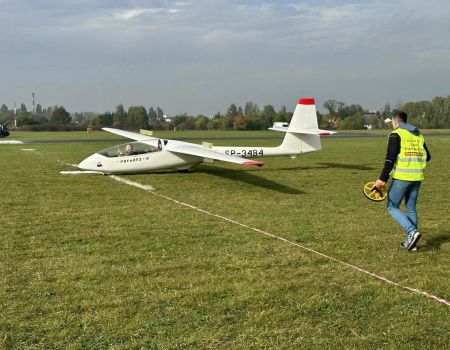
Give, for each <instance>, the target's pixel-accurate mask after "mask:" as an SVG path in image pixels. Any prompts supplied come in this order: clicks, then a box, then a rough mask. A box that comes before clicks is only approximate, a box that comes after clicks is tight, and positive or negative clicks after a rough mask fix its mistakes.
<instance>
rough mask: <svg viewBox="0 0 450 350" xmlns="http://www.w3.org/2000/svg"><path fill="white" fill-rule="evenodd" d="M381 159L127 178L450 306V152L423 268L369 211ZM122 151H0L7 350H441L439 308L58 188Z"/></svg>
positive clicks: (233, 234)
mask: <svg viewBox="0 0 450 350" xmlns="http://www.w3.org/2000/svg"><path fill="white" fill-rule="evenodd" d="M51 134H52V135H56V136H54V137H57V138H60V139H61V138H65V137H67V138H71V139H73V138H78V137H73V135H74V134H73V133H57V134H56V133H51ZM99 135H101V136H100V137H108V136H104V135H107V134H102V133H99ZM177 135H184V134H183V133H177ZM188 135H191V134H188ZM198 135H199V136H198V137H208V135H209V136H212V137H220V136H221V135H224V136H225V137H228V136H229V135H231V134H229V133H212V134H211V133H207V132H205V133H202V134H198ZM232 135H237V136H241V137H245V136H246V135H248V133H242V134H239V133H233V134H232ZM113 136H114V135H113ZM171 136H173V134H172V135H171ZM194 136H195V135H194ZM34 137H36V138H40V139H41V140H42V139H46V138H45V137H43V134H40V133H33V134H29V135H27V138H28V139H32V138H34ZM46 137H47V136H46ZM92 137H93V138H100V137H98V135H97V133H95V134H93V136H92ZM115 137H116V136H114V138H115ZM179 137H183V136H179ZM189 137H191V136H189ZM14 139H20V138H16V137H15V136H14ZM385 142H386V139H385V138H351V139H338V138H334V139H333V138H326V139H323V142H322V144H323V148H324V149H323V150H322V151H321V152H315V153H309V154H306V155H304V156H302V157H299V158H298V159H290V158H287V157H280V158H266V159H265V162H266V165H265V166H264V167H262V168H241V167H239V166H234V165H229V164H224V163H216V164H214V165H201V166H198V167H196V168H194V172H192V173H190V174H179V173H175V172H172V171H167V172H160V173H157V174H145V175H128V176H122V177H123V178H126V179H129V180H131V181H134V182H138V183H141V184H145V185H151V186H153V187H154V188H155V193H156V194H158V195H164V196H168V197H170V198H173V199H176V200H179V201H181V202H184V203H188V204H191V205H193V206H196V207H199V208H202V209H205V210H207V211H209V212H211V213H214V214H217V215H222V216H224V217H227V218H230V219H233V220H236V221H238V222H240V223H244V224H246V225H249V226H251V227H254V228H257V229H261V230H264V231H267V232H270V233H273V234H275V235H277V236H281V237H284V238H286V239H288V240H290V241H292V242H296V243H299V244H301V245H302V246H305V247H308V248H311V249H314V250H317V251H319V252H322V253H324V254H326V255H328V256H331V257H333V258H335V259H338V260H342V261H344V262H347V263H350V264H353V265H356V266H358V267H360V268H362V269H365V270H368V271H370V272H373V273H376V274H377V275H380V276H383V277H385V278H388V279H390V280H392V281H394V282H396V283H399V284H401V285H403V286H408V287H411V288H416V289H419V290H422V291H427V292H429V293H431V294H434V295H437V296H440V297H442V298H445V299H447V300H449V299H450V283H449V281H450V269H449V266H450V229H449V227H450V219H449V215H448V211H449V207H450V200H449V199H448V196H447V193H446V192H447V188H448V185H449V180H448V169H449V165H448V164H449V162H450V154H449V152H448V150H449V149H450V137H447V136H435V137H430V138H428V139H427V144H428V146H429V148H430V151H431V153H432V162H431V164H429V167H428V168H427V173H426V179H425V182H424V183H423V185H422V189H421V194H420V198H419V204H418V210H419V214H420V219H421V231H422V232H423V235H424V237H423V239H422V240H421V241H420V242H419V251H418V252H415V253H414V252H410V253H408V252H406V251H404V250H402V249H400V247H399V243H400V242H401V241H402V240H403V235H402V233H401V231H400V229H399V228H398V227H397V226H396V225H395V224H394V223H393V221H392V220H391V218H390V217H389V216H388V214H387V212H386V210H385V207H384V205H385V204H384V203H383V204H381V203H374V202H370V201H368V200H367V199H365V198H364V197H363V195H362V185H363V184H364V183H365V182H366V181H369V180H372V179H376V178H377V177H378V175H379V173H380V170H381V166H382V164H383V158H384V154H385ZM276 143H277V140H273V139H272V140H267V141H264V140H262V139H261V140H249V141H245V140H241V139H239V140H236V141H234V142H233V141H230V140H226V141H217V142H215V144H217V145H219V144H242V145H255V144H258V145H267V146H270V145H274V144H276ZM112 144H114V143H111V141H108V140H105V142H100V143H77V144H73V143H63V144H35V145H26V148H31V147H32V148H35V149H36V152H29V151H28V152H25V151H21V149H22V148H25V147H24V145H3V146H0V169H1V180H2V185H3V186H2V191H1V197H0V208H1V213H2V221H1V226H0V232H1V238H2V245H1V248H0V269H1V275H0V286H1V288H0V300H1V317H0V348H2V349H106V348H108V349H140V348H142V349H446V348H448V344H449V343H450V335H449V334H450V312H449V311H450V308H449V307H448V306H446V305H444V304H442V303H439V302H436V301H435V300H432V299H430V298H427V297H425V296H423V295H419V294H417V293H413V292H410V291H407V290H404V289H402V288H399V287H396V286H393V285H390V284H387V283H385V282H383V281H380V280H378V279H375V278H373V277H371V276H369V275H367V274H364V273H361V272H359V271H357V270H355V269H352V268H349V267H347V266H345V265H342V264H340V263H338V262H336V261H333V260H330V259H327V258H325V257H322V256H319V255H317V254H314V253H311V252H307V251H305V250H304V249H301V248H299V247H296V246H293V245H289V244H287V243H285V242H282V241H280V240H276V239H274V238H270V237H267V236H265V235H262V234H259V233H257V232H255V231H252V230H250V229H247V228H245V227H242V226H238V225H235V224H232V223H230V222H227V221H225V220H222V219H219V218H217V217H212V216H209V215H206V214H204V213H201V212H198V211H195V210H192V209H191V208H188V207H186V206H182V205H179V204H176V203H174V202H172V201H169V200H166V199H164V198H162V197H160V196H157V195H155V194H152V193H149V192H145V191H143V190H141V189H138V188H135V187H130V186H127V185H126V184H122V183H119V182H117V181H114V180H113V179H111V178H109V177H105V176H100V175H61V174H60V173H59V171H61V170H72V169H70V167H68V166H66V165H63V164H61V163H59V162H58V161H57V160H62V161H64V162H67V163H78V162H79V161H81V160H82V159H84V158H85V157H86V156H88V155H90V154H92V153H94V152H95V151H97V150H99V149H102V148H105V147H108V146H110V145H112Z"/></svg>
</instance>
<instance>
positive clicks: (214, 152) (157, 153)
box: [78, 98, 334, 174]
mask: <svg viewBox="0 0 450 350" xmlns="http://www.w3.org/2000/svg"><path fill="white" fill-rule="evenodd" d="M103 130H105V131H108V132H111V133H114V134H117V135H120V136H123V137H126V138H128V139H131V140H135V142H128V143H124V144H121V145H117V146H113V147H109V148H106V149H104V150H102V151H99V152H97V153H95V154H93V155H91V156H89V157H88V158H86V159H85V160H83V161H82V162H81V163H80V164H79V165H78V167H79V168H80V169H82V170H88V171H98V172H101V173H104V174H126V173H145V172H149V171H153V170H162V169H176V170H178V171H181V172H187V171H188V170H189V169H190V168H192V167H193V166H195V165H197V164H200V163H214V161H216V160H218V161H224V162H230V163H237V164H242V165H256V166H262V165H264V163H262V162H259V161H256V160H250V159H247V158H246V157H251V158H260V157H273V156H291V157H295V156H297V155H300V154H303V153H307V152H313V151H318V150H320V149H321V143H320V136H323V135H330V134H334V132H332V131H328V130H320V129H319V128H318V124H317V114H316V106H315V101H314V99H313V98H300V99H299V100H298V104H297V107H296V108H295V111H294V114H293V116H292V119H291V122H290V124H289V126H288V127H286V126H281V127H273V128H270V130H275V131H282V132H285V133H286V135H285V137H284V139H283V142H282V143H281V145H279V146H277V147H258V146H213V145H210V144H209V145H205V144H204V145H199V144H195V143H189V142H183V141H177V140H166V139H159V138H155V137H150V136H146V135H142V134H138V133H134V132H129V131H124V130H119V129H113V128H103Z"/></svg>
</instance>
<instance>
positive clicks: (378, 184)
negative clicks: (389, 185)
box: [375, 179, 386, 189]
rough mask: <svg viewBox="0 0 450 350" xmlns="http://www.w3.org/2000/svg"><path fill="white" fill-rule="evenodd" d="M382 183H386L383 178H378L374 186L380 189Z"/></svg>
mask: <svg viewBox="0 0 450 350" xmlns="http://www.w3.org/2000/svg"><path fill="white" fill-rule="evenodd" d="M384 185H386V182H384V181H383V180H380V179H378V180H377V181H376V182H375V186H377V188H378V189H380V188H381V187H383V186H384Z"/></svg>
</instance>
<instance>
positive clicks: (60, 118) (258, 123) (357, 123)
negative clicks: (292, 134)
mask: <svg viewBox="0 0 450 350" xmlns="http://www.w3.org/2000/svg"><path fill="white" fill-rule="evenodd" d="M323 108H324V109H325V111H326V113H324V114H321V113H319V112H318V113H317V115H318V120H319V126H320V127H321V128H328V129H364V128H367V127H369V126H370V128H384V127H385V123H384V120H385V119H386V118H388V117H391V116H392V112H393V111H394V110H395V109H402V110H404V111H405V112H406V113H408V115H409V121H410V122H411V123H412V124H414V125H416V126H418V127H419V128H450V96H447V97H435V98H433V99H432V100H431V101H418V102H407V103H404V104H403V103H398V104H397V105H396V106H395V109H394V108H392V107H391V106H390V104H386V105H385V106H384V108H383V109H382V110H381V111H376V112H369V111H368V110H367V109H365V108H363V107H362V106H361V105H359V104H350V105H347V104H345V103H344V102H340V101H337V100H333V99H332V100H327V101H325V102H324V103H323ZM13 113H14V112H13V111H12V110H9V109H8V108H7V106H6V105H4V104H3V105H2V106H1V107H0V120H2V121H5V120H11V119H12V118H13V117H14V116H13ZM16 113H17V114H16V120H17V126H18V127H28V128H30V129H32V130H33V129H34V130H46V128H50V129H51V127H53V128H56V129H62V126H63V125H64V126H66V127H69V126H71V127H72V128H73V129H79V130H85V129H86V128H92V129H94V130H98V129H100V128H102V127H115V128H120V129H129V130H138V129H149V130H266V129H267V128H269V127H272V126H273V124H274V123H275V122H290V120H291V118H292V112H290V111H287V109H286V107H285V106H282V107H281V108H280V109H279V110H276V109H275V108H274V106H273V105H270V104H269V105H265V106H263V107H262V108H260V107H259V106H258V105H257V104H256V103H254V102H247V103H245V105H244V106H243V107H242V106H237V105H236V104H234V103H232V104H231V105H230V106H229V107H228V108H227V110H226V112H225V113H223V114H222V113H220V112H217V113H216V114H215V115H213V116H210V117H208V116H206V115H203V114H199V115H197V116H193V115H188V114H187V113H182V114H178V115H174V116H171V117H167V116H166V115H165V114H164V112H163V110H162V108H160V107H150V108H149V109H146V108H145V107H144V106H130V107H129V108H128V110H126V109H125V108H124V106H123V105H122V104H119V105H118V106H117V107H116V109H115V111H114V112H105V113H101V114H95V113H73V114H70V113H69V112H68V111H66V109H65V108H64V107H63V106H54V107H48V108H46V109H42V108H41V106H40V105H37V107H36V111H35V112H29V111H27V108H26V106H25V105H24V104H23V103H22V104H21V107H20V108H19V109H18V110H17V111H16ZM66 129H67V128H66ZM51 130H53V129H51Z"/></svg>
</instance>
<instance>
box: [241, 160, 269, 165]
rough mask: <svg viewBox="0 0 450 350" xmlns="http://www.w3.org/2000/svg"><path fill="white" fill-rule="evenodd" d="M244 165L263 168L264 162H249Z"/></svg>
mask: <svg viewBox="0 0 450 350" xmlns="http://www.w3.org/2000/svg"><path fill="white" fill-rule="evenodd" d="M242 164H243V165H256V166H263V165H264V163H262V162H257V161H255V160H248V161H245V162H243V163H242Z"/></svg>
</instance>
